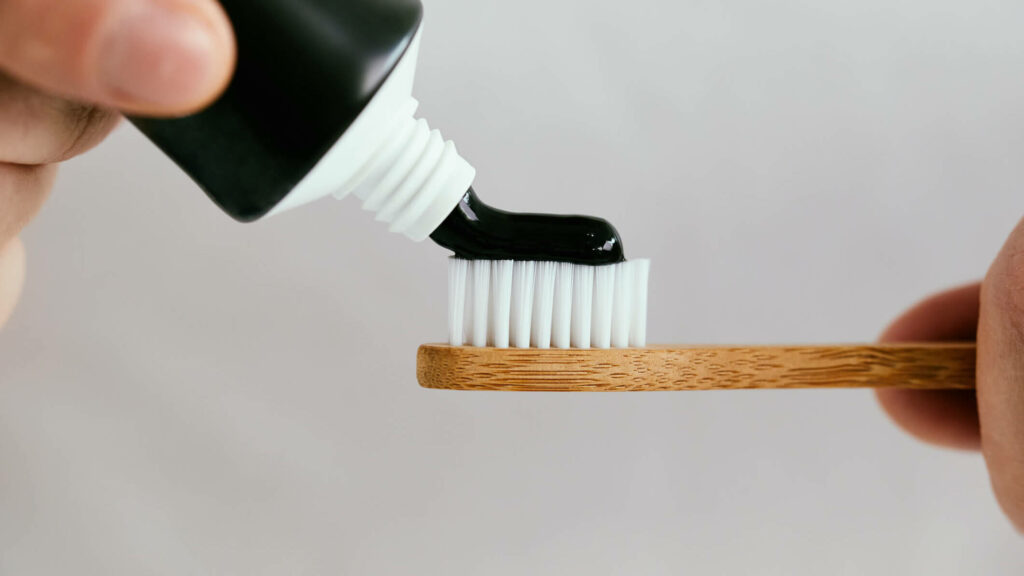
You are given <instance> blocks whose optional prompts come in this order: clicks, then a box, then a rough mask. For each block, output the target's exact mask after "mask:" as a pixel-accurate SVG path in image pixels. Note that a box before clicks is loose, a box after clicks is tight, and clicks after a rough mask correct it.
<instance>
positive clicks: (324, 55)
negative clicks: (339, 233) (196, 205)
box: [130, 0, 423, 221]
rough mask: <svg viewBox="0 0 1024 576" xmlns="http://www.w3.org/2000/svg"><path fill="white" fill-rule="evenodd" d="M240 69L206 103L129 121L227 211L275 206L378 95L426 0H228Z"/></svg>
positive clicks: (235, 213) (241, 214)
mask: <svg viewBox="0 0 1024 576" xmlns="http://www.w3.org/2000/svg"><path fill="white" fill-rule="evenodd" d="M221 4H222V5H223V6H224V9H225V11H226V12H227V13H228V15H229V17H230V18H231V21H232V23H233V24H234V28H235V35H236V37H237V42H238V67H237V70H236V72H235V75H234V78H233V79H232V81H231V83H230V85H229V86H228V88H227V90H226V91H225V93H224V94H223V95H222V96H221V97H220V98H219V99H218V100H217V101H216V102H215V103H214V104H213V105H211V106H210V107H209V108H207V109H206V110H204V111H202V112H200V113H198V114H195V115H193V116H189V117H186V118H178V119H154V118H138V117H135V118H131V119H130V120H131V122H132V123H133V124H135V125H136V126H137V127H138V128H139V129H140V130H141V131H142V132H143V134H145V135H146V136H147V137H148V138H149V139H150V140H152V141H153V142H154V143H156V145H157V146H158V147H160V148H161V149H162V150H163V151H164V152H165V153H166V154H167V155H168V156H169V157H171V159H173V160H174V161H175V162H176V163H177V164H178V165H179V166H180V167H181V168H182V169H183V170H184V171H185V172H186V173H187V174H188V175H189V176H190V177H191V178H192V179H193V180H195V181H196V183H198V184H199V186H200V187H201V188H202V189H203V190H204V191H205V192H206V193H207V194H208V195H209V196H210V198H211V199H213V201H214V202H216V203H217V204H218V205H219V206H220V207H221V208H222V209H223V210H224V211H225V212H227V213H228V214H230V215H231V216H232V217H234V218H235V219H237V220H240V221H252V220H256V219H258V218H260V217H262V216H264V215H266V214H267V213H269V212H270V211H271V210H273V209H274V208H275V207H276V206H277V205H278V204H279V203H280V202H281V201H282V200H283V199H284V198H285V197H286V196H288V194H289V193H290V192H291V191H292V190H293V189H294V188H295V187H296V186H297V185H298V184H299V183H300V182H301V181H302V180H303V179H304V178H305V177H306V176H307V175H308V174H309V173H310V171H311V170H312V169H313V168H314V167H315V166H316V165H317V164H318V162H320V160H321V159H322V158H323V157H324V156H325V154H327V153H328V151H330V150H331V148H332V147H333V146H334V145H335V144H336V143H337V141H338V140H339V139H340V138H341V137H342V136H343V135H344V134H345V132H346V131H347V130H348V129H349V128H350V127H351V126H352V124H353V123H354V122H355V121H356V120H357V119H358V118H359V116H360V114H361V113H362V112H363V110H364V109H365V108H366V106H367V105H368V103H369V102H370V101H371V100H372V99H373V97H374V96H375V94H376V93H377V91H378V90H379V89H380V87H381V86H382V85H383V84H384V82H385V81H386V80H387V79H388V77H389V75H390V74H391V72H392V71H393V69H394V68H395V66H396V65H397V64H398V62H399V61H400V60H401V58H402V56H403V55H404V53H405V52H406V50H407V49H408V48H409V46H410V45H411V43H412V41H413V39H414V38H415V36H416V34H417V32H418V30H419V28H420V23H421V21H422V16H423V7H422V5H421V4H420V2H419V0H340V1H339V0H221Z"/></svg>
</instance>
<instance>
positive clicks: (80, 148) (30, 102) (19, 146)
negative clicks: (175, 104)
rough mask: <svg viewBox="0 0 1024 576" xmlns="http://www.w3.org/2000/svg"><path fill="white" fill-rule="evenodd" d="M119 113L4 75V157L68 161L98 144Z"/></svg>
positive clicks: (0, 152)
mask: <svg viewBox="0 0 1024 576" xmlns="http://www.w3.org/2000/svg"><path fill="white" fill-rule="evenodd" d="M117 118H118V116H117V115H116V114H115V113H114V112H113V111H110V110H105V109H102V108H96V107H93V106H89V105H86V104H81V103H77V102H72V101H69V100H65V99H63V98H59V97H57V96H52V95H49V94H45V93H43V92H40V91H38V90H36V89H34V88H31V87H29V86H27V85H25V84H21V83H18V82H15V81H13V80H12V79H10V78H9V77H5V76H4V75H2V74H0V162H8V163H12V164H25V165H39V164H51V163H55V162H61V161H64V160H67V159H69V158H71V157H73V156H76V155H78V154H80V153H82V152H85V151H86V150H88V149H89V148H92V147H93V146H95V145H96V144H98V143H99V142H100V141H101V140H102V139H103V138H104V137H105V136H106V135H107V134H108V133H109V132H110V131H111V130H112V129H113V128H114V126H115V125H116V122H117Z"/></svg>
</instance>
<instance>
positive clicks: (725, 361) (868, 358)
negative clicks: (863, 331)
mask: <svg viewBox="0 0 1024 576" xmlns="http://www.w3.org/2000/svg"><path fill="white" fill-rule="evenodd" d="M975 354H976V348H975V345H974V344H973V343H934V344H884V345H853V346H780V347H769V346H761V347H668V346H666V347H649V348H630V349H610V350H598V349H590V350H577V349H568V350H562V349H548V350H542V349H536V348H534V349H525V350H521V349H512V348H510V349H498V348H475V347H456V346H449V345H443V344H437V345H426V346H423V347H421V348H420V350H419V355H418V361H417V376H418V379H419V382H420V385H421V386H423V387H424V388H434V389H444V390H500V391H514V392H635V391H673V390H736V389H792V388H905V389H917V390H957V389H961V390H970V389H973V388H974V385H975V378H974V374H975Z"/></svg>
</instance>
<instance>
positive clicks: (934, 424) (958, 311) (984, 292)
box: [878, 221, 1024, 532]
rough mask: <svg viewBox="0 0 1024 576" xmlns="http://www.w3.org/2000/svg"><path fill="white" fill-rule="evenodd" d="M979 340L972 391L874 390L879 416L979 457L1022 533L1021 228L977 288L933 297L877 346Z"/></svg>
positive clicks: (1023, 278)
mask: <svg viewBox="0 0 1024 576" xmlns="http://www.w3.org/2000/svg"><path fill="white" fill-rule="evenodd" d="M975 336H976V337H977V341H978V372H977V391H976V392H975V391H973V390H971V391H959V390H942V391H912V390H880V391H878V398H879V401H880V402H881V404H882V406H883V408H884V409H885V411H886V412H888V413H889V415H890V416H891V417H892V418H893V420H895V421H896V423H898V424H899V425H900V426H901V427H902V428H903V429H904V430H906V431H907V432H909V433H910V434H911V435H913V436H915V437H917V438H919V439H921V440H923V441H925V442H928V443H931V444H937V445H939V446H946V447H950V448H959V449H966V450H980V451H981V452H982V453H983V454H984V456H985V461H986V463H987V465H988V470H989V475H990V477H991V480H992V488H993V490H994V491H995V494H996V498H997V499H998V500H999V503H1000V505H1001V506H1002V508H1003V510H1004V511H1005V512H1006V515H1007V516H1009V518H1010V520H1011V521H1012V522H1013V523H1014V525H1015V526H1016V527H1017V529H1018V530H1020V531H1021V532H1024V221H1022V222H1021V223H1020V224H1019V225H1018V226H1017V228H1016V230H1014V232H1013V234H1012V235H1011V236H1010V239H1009V240H1008V241H1007V242H1006V245H1005V246H1004V247H1003V250H1002V252H1000V253H999V256H998V257H997V258H996V260H995V263H994V264H993V265H992V267H991V268H990V269H989V272H988V275H987V276H986V277H985V280H984V281H983V282H981V283H980V284H975V285H972V286H966V287H963V288H960V289H957V290H952V291H949V292H945V293H942V294H939V295H937V296H933V297H932V298H930V299H928V300H926V301H924V302H922V303H921V304H919V305H917V306H916V307H914V308H913V309H911V310H910V311H908V312H907V313H906V314H904V315H903V316H902V317H901V318H899V319H898V320H896V322H895V323H894V324H893V325H892V326H890V327H889V329H888V330H887V331H886V332H885V334H884V335H883V337H882V338H883V340H885V341H889V342H899V341H918V342H919V341H929V340H935V341H938V340H969V339H974V338H975Z"/></svg>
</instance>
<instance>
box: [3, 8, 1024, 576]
mask: <svg viewBox="0 0 1024 576" xmlns="http://www.w3.org/2000/svg"><path fill="white" fill-rule="evenodd" d="M1022 21H1024V4H1022V3H1020V2H1010V1H1003V0H976V1H973V2H965V1H962V0H958V1H953V0H930V1H925V0H902V1H891V0H888V1H887V0H856V1H854V0H827V1H809V0H806V1H800V0H773V1H767V2H766V1H761V0H728V1H725V0H723V1H716V2H708V1H701V0H682V1H677V2H670V1H667V0H635V1H629V2H624V1H619V2H610V1H588V0H557V1H552V0H518V1H516V2H494V1H490V0H486V1H485V0H433V1H430V2H429V3H428V5H427V21H426V26H427V28H426V30H425V36H424V40H423V52H422V55H421V65H420V72H419V77H418V84H417V90H416V94H417V97H418V98H419V99H420V101H421V102H422V107H421V113H422V115H423V116H424V117H426V118H427V119H429V121H430V122H431V124H432V125H434V126H436V127H439V128H441V129H442V131H443V133H444V134H445V136H446V137H448V138H451V139H453V140H454V141H455V142H456V143H457V144H458V146H459V149H460V151H461V152H462V153H463V154H464V155H465V156H466V157H467V158H468V159H469V160H471V161H472V162H474V163H475V165H476V166H477V168H478V169H479V177H478V181H477V189H478V190H479V191H480V193H481V195H482V196H483V198H484V199H486V200H487V201H488V202H490V203H492V204H494V205H497V206H500V207H503V208H506V209H514V210H550V211H555V212H570V213H571V212H584V213H589V214H594V215H600V216H605V217H608V218H609V219H611V220H613V221H614V222H615V224H616V225H617V227H618V228H619V230H620V231H621V232H622V234H623V236H624V239H625V243H626V249H627V252H628V253H629V254H631V255H633V256H645V257H650V258H652V259H653V260H654V269H653V276H652V288H651V318H650V337H651V338H650V339H651V341H652V342H661V343H824V342H854V341H870V340H873V339H874V338H875V337H876V336H877V334H878V333H879V332H880V331H881V330H882V328H883V327H884V326H885V324H886V323H887V322H888V321H889V320H890V319H891V318H893V317H894V316H895V315H896V314H898V313H899V312H900V311H901V310H902V309H903V308H905V307H907V306H909V305H911V304H912V303H914V302H915V301H916V300H917V299H918V298H919V297H921V296H924V295H925V294H927V293H929V292H931V291H934V290H938V289H942V288H946V287H950V286H953V285H957V284H959V283H962V282H967V281H970V280H972V279H976V278H979V277H980V276H981V275H983V273H984V272H985V269H986V268H987V266H988V263H989V262H990V261H991V259H992V258H993V257H994V255H995V253H996V252H997V250H998V249H999V247H1000V245H1001V244H1002V242H1003V240H1004V239H1005V237H1006V236H1007V235H1008V233H1009V231H1010V230H1011V229H1012V227H1013V225H1014V224H1015V223H1016V222H1017V220H1018V219H1019V218H1020V217H1021V216H1022V215H1024V191H1022V184H1021V183H1022V182H1024V40H1022V36H1021V33H1020V22H1022ZM282 57H287V55H283V56H282ZM25 240H26V243H27V247H28V251H29V278H28V284H27V287H26V292H25V296H24V300H23V301H22V303H21V306H20V308H19V309H18V311H17V312H16V314H15V316H14V318H13V319H12V321H11V323H10V325H9V326H8V327H7V328H6V330H5V331H4V332H3V333H2V335H0V573H2V574H4V575H7V574H11V575H15V574H17V575H30V574H31V575H50V574H54V575H56V574H76V575H78V576H86V575H121V574H124V575H128V574H131V575H148V574H167V575H172V574H173V575H182V574H190V575H191V574H196V575H207V574H209V575H247V576H249V575H252V576H255V575H263V574H375V575H376V574H418V575H427V574H437V575H452V574H488V575H506V574H507V575H513V574H552V575H556V574H557V575H562V574H640V575H660V574H666V575H668V574H681V573H688V574H751V573H756V574H761V575H764V574H787V575H789V574H807V575H816V574H934V575H955V574H986V575H1001V574H1019V573H1020V571H1021V569H1022V568H1024V547H1022V542H1021V540H1020V539H1019V537H1018V536H1016V535H1015V534H1014V532H1013V531H1012V530H1011V528H1010V527H1009V525H1008V523H1007V522H1006V521H1005V520H1004V519H1003V518H1002V516H1001V514H1000V512H999V510H998V507H997V505H996V504H995V501H994V498H993V497H992V495H991V494H990V491H989V487H988V478H987V475H986V473H985V469H984V463H983V461H982V460H981V458H980V457H979V456H976V455H973V454H963V453H954V452H945V451H941V450H936V449H932V448H927V447H924V446H921V445H918V444H916V443H915V442H914V441H912V440H910V439H909V438H907V437H905V436H903V435H901V434H900V433H898V432H897V431H896V429H895V428H894V426H892V425H891V424H890V423H889V422H888V421H887V420H886V418H885V417H884V416H883V415H882V414H881V413H880V412H879V410H878V409H877V408H876V406H875V402H874V399H873V397H872V395H871V394H870V393H869V392H866V391H820V392H819V391H769V392H736V393H665V394H648V395H643V394H634V395H512V394H472V393H470V394H467V393H439V392H431V391H426V390H421V389H420V388H418V386H417V384H416V381H415V371H414V368H415V354H416V348H417V346H418V345H419V344H420V343H424V342H430V341H439V340H443V339H444V337H445V305H446V289H445V283H446V264H445V257H446V255H445V253H444V252H443V251H442V250H440V249H437V248H436V247H434V246H431V245H429V244H421V245H416V244H412V243H409V242H408V241H406V240H405V239H403V238H401V237H397V236H394V235H390V234H388V233H387V232H386V230H384V229H383V228H382V227H381V226H379V225H378V224H376V223H374V222H373V219H372V217H371V216H370V215H368V214H366V213H363V212H362V211H360V210H359V206H358V202H357V201H355V200H353V199H349V200H347V201H343V202H336V201H333V200H324V201H322V202H320V203H319V204H316V205H314V206H310V207H306V208H304V209H301V210H298V211H295V212H292V213H289V214H285V215H283V216H280V217H276V218H273V219H270V220H267V221H264V222H261V223H257V224H254V225H240V224H236V223H234V222H232V221H230V220H229V219H228V218H227V217H226V216H224V215H223V214H221V213H220V212H219V211H218V210H217V209H216V208H215V207H214V206H213V205H212V204H211V203H210V202H209V201H208V200H207V199H206V198H205V197H204V196H203V194H202V193H201V192H200V191H199V190H198V189H197V188H196V187H195V186H194V185H192V184H191V183H190V182H189V181H188V180H187V179H186V178H185V177H184V176H182V175H181V174H180V173H179V172H178V171H177V170H176V168H175V167H174V166H173V165H172V164H171V163H170V162H169V161H168V160H166V159H165V158H163V157H162V156H161V155H160V154H159V153H158V152H157V151H156V150H155V149H154V148H153V147H152V146H151V145H149V144H148V143H147V142H146V141H145V140H144V139H143V138H141V137H140V136H139V135H138V134H137V133H136V132H135V131H134V130H132V129H131V128H130V127H123V128H122V129H121V130H119V131H118V132H117V133H116V134H115V135H114V137H113V138H111V140H110V141H109V142H107V143H106V144H105V145H104V146H103V147H101V148H100V149H99V150H97V151H95V152H94V153H91V154H89V155H87V156H86V157H83V158H81V159H78V160H75V161H73V162H71V163H70V164H69V165H68V166H67V167H66V168H65V169H64V170H63V172H62V176H61V178H60V181H59V185H58V187H57V190H56V192H55V193H54V195H53V197H52V199H51V201H50V202H49V204H48V205H47V207H46V208H45V210H44V211H43V213H42V215H41V216H40V218H39V219H38V221H37V222H36V223H34V224H33V225H32V226H31V227H30V228H29V229H28V230H27V231H26V233H25Z"/></svg>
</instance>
